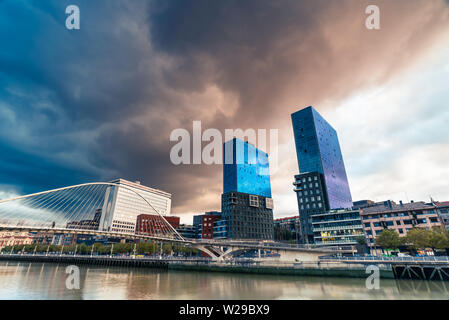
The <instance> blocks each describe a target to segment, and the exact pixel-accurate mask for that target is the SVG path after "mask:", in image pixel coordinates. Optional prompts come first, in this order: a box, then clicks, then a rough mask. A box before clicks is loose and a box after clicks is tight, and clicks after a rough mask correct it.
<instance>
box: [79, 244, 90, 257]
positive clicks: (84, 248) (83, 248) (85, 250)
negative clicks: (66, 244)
mask: <svg viewBox="0 0 449 320" xmlns="http://www.w3.org/2000/svg"><path fill="white" fill-rule="evenodd" d="M78 250H79V253H80V254H87V253H88V252H89V249H88V248H87V246H86V244H85V243H82V244H81V245H80V246H79V248H78Z"/></svg>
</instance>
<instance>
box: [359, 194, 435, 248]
mask: <svg viewBox="0 0 449 320" xmlns="http://www.w3.org/2000/svg"><path fill="white" fill-rule="evenodd" d="M360 215H361V217H362V223H363V228H364V232H365V234H366V239H367V244H368V246H369V247H370V248H372V249H373V248H375V247H376V246H375V238H376V236H377V235H378V234H380V233H381V232H382V231H383V230H385V229H392V230H395V231H396V232H397V233H398V234H399V236H401V237H404V236H405V235H406V234H407V232H408V231H409V230H411V229H412V228H415V227H417V228H426V229H430V228H432V227H438V226H441V225H442V224H441V220H440V218H439V216H438V213H437V210H436V207H435V206H434V205H433V204H429V203H424V202H413V201H412V202H411V203H402V201H401V202H400V203H399V204H396V203H395V202H394V201H391V200H388V201H385V202H382V203H375V204H371V205H369V206H367V207H364V208H362V209H360Z"/></svg>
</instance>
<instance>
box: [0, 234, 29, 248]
mask: <svg viewBox="0 0 449 320" xmlns="http://www.w3.org/2000/svg"><path fill="white" fill-rule="evenodd" d="M32 243H33V237H32V236H31V235H30V234H29V233H28V232H9V231H4V232H0V248H4V247H8V246H16V245H22V244H32Z"/></svg>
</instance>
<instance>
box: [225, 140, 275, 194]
mask: <svg viewBox="0 0 449 320" xmlns="http://www.w3.org/2000/svg"><path fill="white" fill-rule="evenodd" d="M230 153H232V154H230ZM223 158H224V159H225V163H224V164H223V193H227V192H230V191H235V192H242V193H249V194H254V195H258V196H263V197H269V198H271V183H270V171H269V164H268V154H267V153H265V152H263V151H262V150H259V149H257V148H256V147H254V146H253V145H251V144H249V143H248V142H244V141H242V140H240V139H237V138H234V139H232V140H230V141H227V142H225V143H224V147H223Z"/></svg>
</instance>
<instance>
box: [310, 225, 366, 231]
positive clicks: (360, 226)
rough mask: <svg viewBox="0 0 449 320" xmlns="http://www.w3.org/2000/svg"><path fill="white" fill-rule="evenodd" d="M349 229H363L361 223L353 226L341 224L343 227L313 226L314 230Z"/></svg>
mask: <svg viewBox="0 0 449 320" xmlns="http://www.w3.org/2000/svg"><path fill="white" fill-rule="evenodd" d="M348 229H362V225H361V224H357V225H352V226H341V227H323V228H312V230H313V232H316V231H333V230H348Z"/></svg>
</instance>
